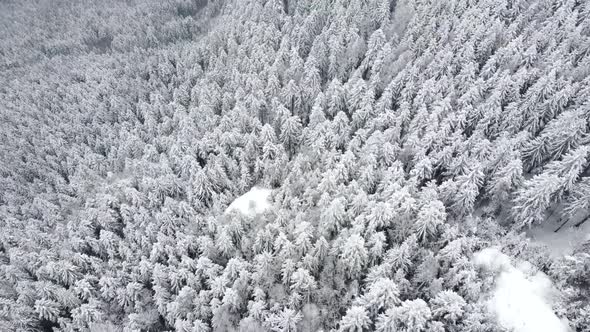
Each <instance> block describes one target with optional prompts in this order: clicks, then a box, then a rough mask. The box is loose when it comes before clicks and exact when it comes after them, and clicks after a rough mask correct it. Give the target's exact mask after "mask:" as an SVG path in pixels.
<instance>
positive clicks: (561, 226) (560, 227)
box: [554, 219, 570, 233]
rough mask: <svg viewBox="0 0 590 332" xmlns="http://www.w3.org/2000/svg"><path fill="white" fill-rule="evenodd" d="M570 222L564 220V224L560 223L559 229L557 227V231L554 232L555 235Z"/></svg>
mask: <svg viewBox="0 0 590 332" xmlns="http://www.w3.org/2000/svg"><path fill="white" fill-rule="evenodd" d="M568 221H570V220H569V219H566V220H565V221H564V222H562V223H561V225H559V227H557V229H556V230H555V231H554V232H555V233H557V232H559V231H560V230H561V229H562V228H563V226H565V224H567V222H568Z"/></svg>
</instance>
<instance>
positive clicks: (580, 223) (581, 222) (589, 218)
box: [574, 216, 590, 227]
mask: <svg viewBox="0 0 590 332" xmlns="http://www.w3.org/2000/svg"><path fill="white" fill-rule="evenodd" d="M588 220H590V216H587V217H586V218H584V219H582V221H580V222H578V223H577V224H575V225H574V227H580V226H582V224H583V223H585V222H586V221H588Z"/></svg>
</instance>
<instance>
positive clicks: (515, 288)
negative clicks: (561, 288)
mask: <svg viewBox="0 0 590 332" xmlns="http://www.w3.org/2000/svg"><path fill="white" fill-rule="evenodd" d="M474 261H475V263H476V264H477V265H480V266H483V267H484V268H486V269H488V270H490V271H492V272H496V273H498V275H497V277H496V280H495V288H494V290H493V293H492V294H490V295H491V296H490V299H489V302H488V310H490V311H491V312H492V313H493V314H494V315H496V317H497V319H498V323H499V324H500V325H501V326H502V327H504V328H506V329H508V330H510V331H514V332H568V331H570V329H569V327H568V325H567V323H566V322H564V321H562V320H560V319H559V318H558V317H557V316H556V315H555V313H554V312H553V309H552V308H551V305H552V299H553V297H554V296H555V295H556V290H555V289H554V287H553V284H552V283H551V280H549V278H548V277H547V276H546V275H545V274H544V273H542V272H538V271H537V272H535V271H533V269H532V266H531V264H529V263H527V262H521V263H519V264H518V266H516V267H515V266H514V265H513V264H512V262H511V260H510V257H508V256H507V255H505V254H503V253H501V252H500V250H498V248H486V249H484V250H482V251H480V252H478V253H476V254H475V257H474Z"/></svg>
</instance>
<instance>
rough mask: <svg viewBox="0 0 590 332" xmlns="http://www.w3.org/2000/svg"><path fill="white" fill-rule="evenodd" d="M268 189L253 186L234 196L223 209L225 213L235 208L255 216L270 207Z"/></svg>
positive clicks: (242, 212)
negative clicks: (245, 191)
mask: <svg viewBox="0 0 590 332" xmlns="http://www.w3.org/2000/svg"><path fill="white" fill-rule="evenodd" d="M270 194H271V190H270V189H264V188H257V187H254V188H252V189H250V191H248V192H247V193H245V194H243V195H242V196H240V197H238V198H236V199H235V200H234V201H233V202H232V203H231V204H230V205H229V206H228V207H227V209H226V210H225V213H229V212H231V211H234V210H237V211H238V212H240V213H241V214H243V215H247V216H255V215H257V214H260V213H263V212H264V211H266V210H268V209H270V207H271V204H270Z"/></svg>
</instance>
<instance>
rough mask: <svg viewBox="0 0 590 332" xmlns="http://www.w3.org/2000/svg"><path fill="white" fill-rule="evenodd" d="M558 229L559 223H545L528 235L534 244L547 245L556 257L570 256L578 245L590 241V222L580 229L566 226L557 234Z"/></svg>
mask: <svg viewBox="0 0 590 332" xmlns="http://www.w3.org/2000/svg"><path fill="white" fill-rule="evenodd" d="M557 227H559V225H558V224H557V223H544V224H543V225H541V226H539V227H535V228H533V229H531V230H530V231H528V234H527V235H528V237H529V238H530V239H531V241H532V242H535V243H540V244H543V245H546V246H547V247H548V248H549V250H550V253H551V255H552V256H554V257H560V256H564V255H570V254H571V253H572V252H573V250H574V248H575V247H576V246H577V245H579V244H582V243H584V242H585V241H588V240H590V222H586V223H584V224H582V225H581V226H580V227H571V226H566V227H563V228H562V229H561V230H559V232H557V233H556V232H555V229H557Z"/></svg>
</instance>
